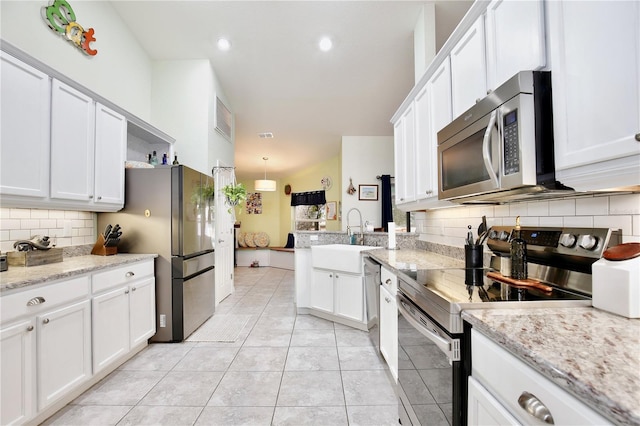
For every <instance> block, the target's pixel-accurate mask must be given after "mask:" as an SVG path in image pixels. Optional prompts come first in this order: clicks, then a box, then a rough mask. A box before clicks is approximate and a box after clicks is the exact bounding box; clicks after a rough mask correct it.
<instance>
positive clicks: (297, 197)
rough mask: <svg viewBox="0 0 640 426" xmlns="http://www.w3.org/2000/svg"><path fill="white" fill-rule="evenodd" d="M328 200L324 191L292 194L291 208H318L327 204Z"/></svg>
mask: <svg viewBox="0 0 640 426" xmlns="http://www.w3.org/2000/svg"><path fill="white" fill-rule="evenodd" d="M326 203H327V198H326V196H325V192H324V191H309V192H292V193H291V206H294V207H295V206H317V205H320V204H326Z"/></svg>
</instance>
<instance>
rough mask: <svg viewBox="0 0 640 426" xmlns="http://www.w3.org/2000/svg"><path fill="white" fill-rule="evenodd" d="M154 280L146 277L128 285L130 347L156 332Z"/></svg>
mask: <svg viewBox="0 0 640 426" xmlns="http://www.w3.org/2000/svg"><path fill="white" fill-rule="evenodd" d="M155 284H156V282H155V279H154V278H147V279H145V280H141V281H138V282H136V283H133V284H131V285H129V288H130V290H131V291H130V292H129V336H130V344H131V347H134V346H136V345H137V344H139V343H141V342H143V341H145V340H147V339H148V338H150V337H151V336H153V335H154V334H156V285H155Z"/></svg>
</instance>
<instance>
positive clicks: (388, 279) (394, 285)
mask: <svg viewBox="0 0 640 426" xmlns="http://www.w3.org/2000/svg"><path fill="white" fill-rule="evenodd" d="M380 281H382V286H383V287H384V288H386V289H387V291H388V292H389V293H391V295H392V296H393V297H396V294H397V293H398V278H397V277H396V274H394V273H393V272H391V271H390V270H388V269H387V268H385V267H384V266H383V267H382V268H380Z"/></svg>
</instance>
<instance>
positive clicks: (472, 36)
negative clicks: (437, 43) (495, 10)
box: [450, 16, 487, 118]
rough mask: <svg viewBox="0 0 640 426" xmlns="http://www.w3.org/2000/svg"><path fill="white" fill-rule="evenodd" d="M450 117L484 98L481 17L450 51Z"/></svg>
mask: <svg viewBox="0 0 640 426" xmlns="http://www.w3.org/2000/svg"><path fill="white" fill-rule="evenodd" d="M450 57H451V102H452V107H453V118H455V117H458V116H459V115H460V114H462V113H463V112H465V111H466V110H467V109H469V108H470V107H472V106H473V105H475V103H476V101H477V100H478V99H482V98H484V97H485V96H486V95H487V72H486V63H487V61H486V56H485V37H484V19H483V17H482V16H481V17H480V18H478V19H477V20H476V21H475V23H474V24H473V26H471V28H469V30H467V32H466V33H465V34H464V36H463V37H462V39H461V40H460V41H459V42H458V43H457V44H456V45H455V46H454V47H453V50H452V51H451V55H450Z"/></svg>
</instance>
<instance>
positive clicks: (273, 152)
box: [113, 0, 472, 179]
mask: <svg viewBox="0 0 640 426" xmlns="http://www.w3.org/2000/svg"><path fill="white" fill-rule="evenodd" d="M435 3H436V7H435V10H436V22H437V24H436V45H437V48H438V49H439V48H440V47H441V46H442V44H443V43H444V42H445V41H446V39H447V37H448V36H449V34H450V33H451V32H452V31H453V29H454V28H455V26H456V25H457V23H458V22H459V21H460V19H461V18H462V16H463V15H464V13H465V12H466V11H467V9H468V8H469V6H470V5H471V3H472V2H471V1H458V0H440V1H436V2H435ZM423 4H424V3H423V2H419V1H396V0H393V1H269V0H262V1H239V0H236V1H214V0H200V1H186V0H182V1H178V0H175V1H157V0H156V1H152V0H146V1H128V0H117V1H113V6H114V8H115V9H116V11H117V12H118V13H119V15H120V16H121V17H122V19H123V20H124V21H125V23H126V24H127V26H128V27H129V28H130V30H131V31H132V33H133V34H134V36H135V37H136V38H137V39H138V40H139V42H140V44H141V45H142V47H143V48H144V49H145V50H146V51H147V52H148V54H149V55H150V57H151V59H153V60H172V59H202V58H208V59H210V61H211V63H212V66H213V68H214V70H215V73H216V75H217V77H218V79H219V81H220V84H221V85H222V87H223V88H224V92H225V95H226V97H227V98H228V102H229V103H230V105H228V106H229V107H230V109H231V110H232V111H233V113H234V115H235V137H236V139H235V141H236V148H235V163H236V174H237V175H239V176H242V177H246V178H249V179H255V178H258V177H260V176H262V175H263V174H264V161H263V160H262V157H265V156H266V157H269V160H268V162H267V176H268V177H269V178H278V177H284V176H289V175H291V174H293V173H295V172H297V171H300V170H302V169H305V168H307V167H309V166H311V165H313V164H317V163H318V162H321V161H324V160H327V159H329V158H332V157H334V156H336V155H338V153H339V152H340V144H341V137H342V136H391V135H393V128H392V126H391V124H390V122H389V120H390V118H391V116H392V115H393V114H394V112H395V111H396V109H397V108H398V107H399V106H400V104H401V103H402V101H403V100H404V98H405V97H406V95H407V94H408V93H409V91H410V90H411V88H412V87H413V85H414V67H413V29H414V27H415V24H416V21H417V18H418V15H419V13H420V10H421V8H422V5H423ZM321 36H329V37H331V38H332V40H333V42H334V48H333V50H331V51H330V52H321V51H320V50H319V49H318V48H317V43H318V40H319V39H320V37H321ZM219 37H226V38H228V39H229V40H231V43H232V48H231V50H230V51H228V52H221V51H219V50H218V49H217V48H216V45H215V43H216V40H217V39H218V38H219ZM262 132H273V134H274V138H273V139H260V138H259V137H258V133H262Z"/></svg>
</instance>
